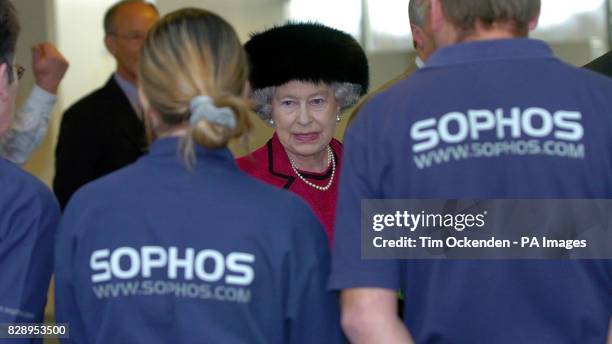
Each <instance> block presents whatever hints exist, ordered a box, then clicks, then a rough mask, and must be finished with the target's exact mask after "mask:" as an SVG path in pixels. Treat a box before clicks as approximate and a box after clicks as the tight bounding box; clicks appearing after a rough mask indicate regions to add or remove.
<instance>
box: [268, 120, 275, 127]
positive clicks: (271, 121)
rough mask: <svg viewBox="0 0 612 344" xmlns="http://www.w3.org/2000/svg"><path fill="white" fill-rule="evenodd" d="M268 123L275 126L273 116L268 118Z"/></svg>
mask: <svg viewBox="0 0 612 344" xmlns="http://www.w3.org/2000/svg"><path fill="white" fill-rule="evenodd" d="M268 124H270V126H274V120H273V119H272V118H270V119H269V120H268Z"/></svg>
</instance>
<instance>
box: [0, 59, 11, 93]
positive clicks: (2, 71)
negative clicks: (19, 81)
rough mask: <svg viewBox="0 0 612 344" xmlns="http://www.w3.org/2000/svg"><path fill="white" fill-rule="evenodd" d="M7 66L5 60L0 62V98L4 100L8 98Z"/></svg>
mask: <svg viewBox="0 0 612 344" xmlns="http://www.w3.org/2000/svg"><path fill="white" fill-rule="evenodd" d="M8 73H9V68H8V64H7V63H6V62H3V63H2V64H0V85H2V86H1V87H0V100H1V101H3V102H5V101H8V98H9V86H10V84H9V75H8Z"/></svg>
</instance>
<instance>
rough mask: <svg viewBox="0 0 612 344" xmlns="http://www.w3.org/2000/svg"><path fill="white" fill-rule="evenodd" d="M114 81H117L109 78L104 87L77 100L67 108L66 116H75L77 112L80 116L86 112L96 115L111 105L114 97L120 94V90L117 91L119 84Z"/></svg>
mask: <svg viewBox="0 0 612 344" xmlns="http://www.w3.org/2000/svg"><path fill="white" fill-rule="evenodd" d="M113 83H115V82H114V81H113V80H112V79H111V80H108V81H107V82H106V83H105V84H104V85H103V86H102V87H100V88H98V89H97V90H95V91H93V92H91V93H89V94H88V95H86V96H84V97H83V98H81V99H79V100H77V101H76V102H75V103H74V104H72V105H71V106H70V107H69V108H68V109H67V110H66V112H65V113H64V116H74V115H77V114H78V115H79V116H80V115H85V114H89V115H95V114H97V113H100V110H103V109H105V108H107V107H108V105H111V102H112V101H113V98H115V97H117V96H118V95H120V92H116V91H117V90H116V88H118V86H117V85H116V84H113Z"/></svg>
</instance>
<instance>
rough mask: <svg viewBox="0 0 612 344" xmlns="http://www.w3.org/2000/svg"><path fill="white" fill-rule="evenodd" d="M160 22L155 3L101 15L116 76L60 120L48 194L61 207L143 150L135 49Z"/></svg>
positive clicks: (130, 2)
mask: <svg viewBox="0 0 612 344" xmlns="http://www.w3.org/2000/svg"><path fill="white" fill-rule="evenodd" d="M158 18H159V13H158V11H157V9H156V8H155V6H154V5H152V4H150V3H148V2H146V1H143V0H124V1H120V2H118V3H117V4H115V5H114V6H113V7H111V8H110V9H109V10H108V11H107V12H106V15H105V16H104V31H105V33H106V36H105V38H104V43H105V44H106V48H107V49H108V51H109V52H110V53H111V54H112V55H113V57H114V58H115V60H116V62H117V68H116V70H115V73H114V74H113V75H112V76H111V77H110V79H109V80H108V82H107V83H106V84H105V85H104V86H103V87H102V88H101V89H98V90H96V91H95V92H93V93H91V94H89V95H87V96H86V97H84V98H83V99H81V100H79V101H78V102H77V103H75V104H74V105H72V106H71V107H70V108H69V109H68V110H67V111H66V112H65V113H64V116H63V118H62V124H61V127H60V133H59V139H58V143H57V147H56V151H55V179H54V180H53V190H54V191H55V194H56V196H57V198H58V200H59V202H60V205H61V207H62V208H64V207H65V206H66V203H67V202H68V200H69V199H70V196H71V195H72V194H73V193H74V192H75V191H76V190H77V189H78V188H79V187H81V186H82V185H84V184H86V183H88V182H90V181H92V180H94V179H97V178H99V177H101V176H104V175H106V174H108V173H110V172H113V171H115V170H117V169H119V168H121V167H123V166H126V165H128V164H130V163H132V162H134V161H135V160H136V159H137V158H138V157H140V156H141V155H142V154H143V153H144V152H145V150H146V137H145V130H144V125H143V121H142V118H141V117H140V115H139V113H140V104H139V101H138V91H137V83H138V80H137V69H138V59H139V53H140V48H141V47H142V44H143V42H144V39H145V37H146V35H147V32H148V31H149V29H150V28H151V27H152V26H153V24H155V22H156V21H157V20H158Z"/></svg>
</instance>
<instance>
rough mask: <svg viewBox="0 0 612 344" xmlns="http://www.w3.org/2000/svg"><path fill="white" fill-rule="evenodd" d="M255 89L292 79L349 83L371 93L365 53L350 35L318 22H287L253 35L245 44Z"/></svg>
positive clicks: (251, 79)
mask: <svg viewBox="0 0 612 344" xmlns="http://www.w3.org/2000/svg"><path fill="white" fill-rule="evenodd" d="M244 47H245V49H246V52H247V54H248V56H249V60H250V69H251V72H250V77H249V79H250V82H251V87H252V88H253V89H254V90H257V89H261V88H265V87H269V86H280V85H282V84H285V83H287V82H289V81H291V80H301V81H312V82H325V83H328V84H329V83H332V82H349V83H352V84H358V85H360V86H361V94H365V93H366V92H367V91H368V86H369V68H368V60H367V58H366V55H365V52H364V51H363V49H362V48H361V46H360V45H359V43H357V41H356V40H355V39H354V38H353V37H352V36H351V35H349V34H347V33H345V32H342V31H340V30H336V29H333V28H330V27H327V26H325V25H322V24H318V23H287V24H285V25H283V26H277V27H273V28H271V29H269V30H266V31H264V32H261V33H255V34H253V35H251V39H250V40H249V41H248V42H247V43H246V44H245V46H244Z"/></svg>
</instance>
